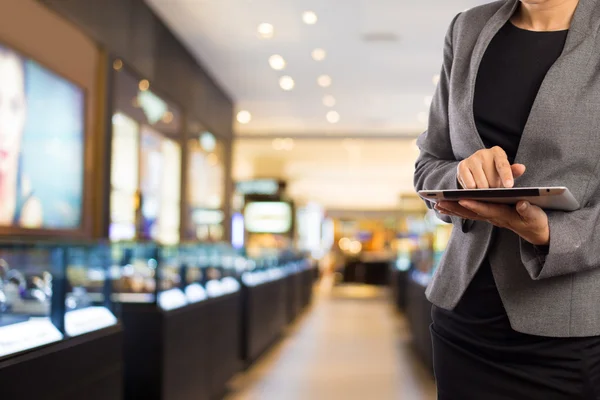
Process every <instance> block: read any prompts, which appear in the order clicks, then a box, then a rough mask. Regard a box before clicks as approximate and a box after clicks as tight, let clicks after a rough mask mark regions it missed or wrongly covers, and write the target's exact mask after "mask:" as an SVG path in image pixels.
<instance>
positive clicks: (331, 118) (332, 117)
mask: <svg viewBox="0 0 600 400" xmlns="http://www.w3.org/2000/svg"><path fill="white" fill-rule="evenodd" d="M327 121H328V122H329V123H331V124H337V123H338V122H340V114H338V112H337V111H329V112H328V113H327Z"/></svg>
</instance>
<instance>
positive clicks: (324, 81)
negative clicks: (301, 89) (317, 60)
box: [317, 75, 331, 87]
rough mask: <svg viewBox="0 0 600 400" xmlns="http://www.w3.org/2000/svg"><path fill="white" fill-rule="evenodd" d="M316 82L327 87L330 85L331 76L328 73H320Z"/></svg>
mask: <svg viewBox="0 0 600 400" xmlns="http://www.w3.org/2000/svg"><path fill="white" fill-rule="evenodd" d="M317 83H318V84H319V86H321V87H329V86H331V77H330V76H329V75H321V76H319V78H317Z"/></svg>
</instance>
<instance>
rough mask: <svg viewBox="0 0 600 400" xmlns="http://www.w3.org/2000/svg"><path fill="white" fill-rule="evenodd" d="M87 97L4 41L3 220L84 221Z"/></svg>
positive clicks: (61, 225) (0, 67)
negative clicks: (84, 156)
mask: <svg viewBox="0 0 600 400" xmlns="http://www.w3.org/2000/svg"><path fill="white" fill-rule="evenodd" d="M84 97H85V96H84V93H83V90H81V89H80V88H79V87H77V86H76V85H74V84H72V83H70V82H69V81H67V80H65V79H63V78H61V77H59V76H57V75H56V74H54V73H52V72H50V71H49V70H47V69H45V68H44V67H42V66H40V65H39V64H38V63H36V62H35V61H33V60H30V59H28V58H26V57H24V56H23V55H21V54H20V53H18V52H16V51H14V50H12V49H10V48H8V47H5V46H3V45H0V226H2V227H24V228H44V229H76V228H78V227H80V225H81V213H82V198H83V171H84V167H83V154H84V153H83V152H84V150H83V149H84V121H85V118H84V112H85V104H84V101H85V100H84Z"/></svg>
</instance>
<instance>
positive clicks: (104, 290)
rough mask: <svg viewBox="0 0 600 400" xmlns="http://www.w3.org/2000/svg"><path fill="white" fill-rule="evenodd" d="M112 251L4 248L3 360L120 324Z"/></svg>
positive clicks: (0, 280) (0, 285) (0, 281)
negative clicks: (113, 297)
mask: <svg viewBox="0 0 600 400" xmlns="http://www.w3.org/2000/svg"><path fill="white" fill-rule="evenodd" d="M108 256H109V254H108V247H106V246H98V245H87V244H86V245H64V244H37V245H34V244H16V243H5V244H0V357H5V356H9V355H12V354H15V353H19V352H22V351H25V350H30V349H33V348H36V347H39V346H42V345H46V344H50V343H54V342H58V341H60V340H62V339H64V338H66V337H73V336H78V335H82V334H85V333H89V332H93V331H97V330H99V329H102V328H106V327H109V326H113V325H116V324H117V319H116V317H115V316H114V314H113V313H112V312H111V310H110V308H111V305H110V285H109V284H108V283H107V276H108V274H107V272H108V271H107V268H108V266H109V262H108V261H109V257H108Z"/></svg>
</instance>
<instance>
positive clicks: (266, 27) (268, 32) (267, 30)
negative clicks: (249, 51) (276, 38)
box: [257, 23, 275, 39]
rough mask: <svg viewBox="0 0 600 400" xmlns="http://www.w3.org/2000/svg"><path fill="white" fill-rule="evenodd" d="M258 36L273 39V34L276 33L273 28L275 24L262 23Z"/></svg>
mask: <svg viewBox="0 0 600 400" xmlns="http://www.w3.org/2000/svg"><path fill="white" fill-rule="evenodd" d="M257 31H258V36H259V37H260V38H262V39H271V38H272V37H273V34H274V33H275V30H274V29H273V25H271V24H266V23H264V24H260V25H259V26H258V29H257Z"/></svg>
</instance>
